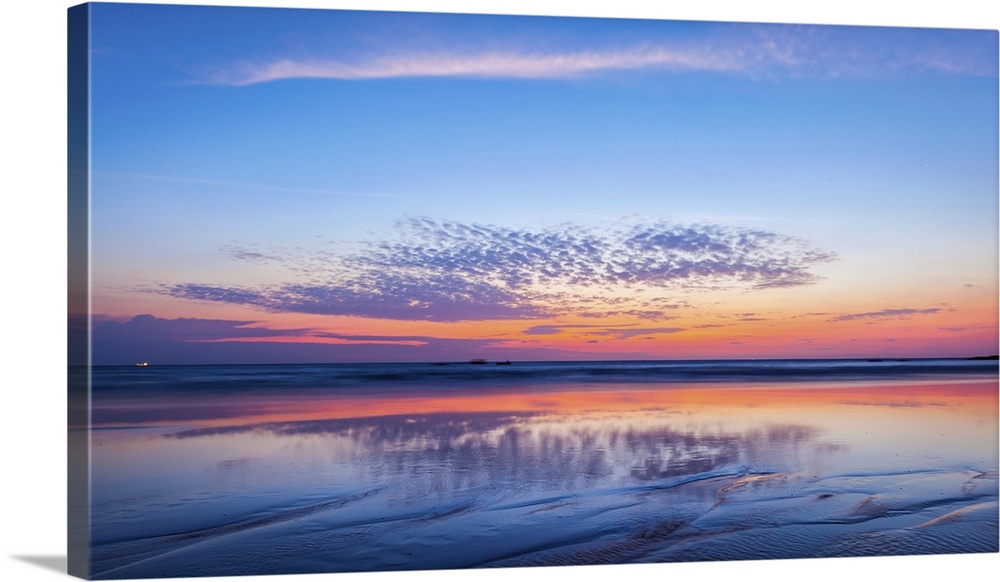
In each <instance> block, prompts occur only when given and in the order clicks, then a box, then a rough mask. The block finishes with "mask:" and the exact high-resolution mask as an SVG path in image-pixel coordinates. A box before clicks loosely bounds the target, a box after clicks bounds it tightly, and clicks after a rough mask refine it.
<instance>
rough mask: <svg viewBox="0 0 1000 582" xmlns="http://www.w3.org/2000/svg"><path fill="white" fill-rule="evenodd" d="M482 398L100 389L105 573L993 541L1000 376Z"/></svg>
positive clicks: (740, 553)
mask: <svg viewBox="0 0 1000 582" xmlns="http://www.w3.org/2000/svg"><path fill="white" fill-rule="evenodd" d="M472 391H473V390H471V389H470V390H468V391H464V392H465V393H461V394H460V393H454V394H449V393H447V391H442V390H428V392H430V393H431V395H429V396H426V397H420V396H418V395H417V394H418V391H417V390H415V389H411V388H408V389H386V390H383V391H381V392H384V393H385V394H383V395H381V396H380V395H379V391H372V393H371V394H370V395H368V396H364V397H359V396H358V395H357V394H353V395H351V396H350V397H348V396H347V395H339V394H337V393H336V391H327V392H322V393H320V392H316V391H313V392H310V391H308V390H298V391H296V390H290V391H288V392H284V391H282V390H272V391H258V392H256V393H254V394H253V395H248V396H246V397H244V398H242V399H236V402H238V405H237V406H236V407H233V408H232V409H230V410H228V411H227V412H225V413H224V414H220V415H219V416H218V417H217V418H207V419H197V418H191V419H189V420H185V421H178V420H174V421H172V422H165V421H166V419H169V418H175V419H181V418H185V417H186V415H187V413H185V411H184V410H185V408H184V406H185V405H190V406H192V407H196V406H197V405H199V404H206V405H207V406H206V407H205V409H206V410H221V409H222V408H224V407H225V404H226V402H229V403H232V402H233V401H234V399H232V398H231V395H225V394H219V393H217V394H212V393H210V392H208V393H199V394H198V395H194V394H191V395H190V397H189V398H188V399H187V400H186V401H182V402H181V404H182V405H180V406H179V405H178V400H177V398H176V395H172V396H168V397H165V398H163V399H161V400H159V401H158V400H157V399H155V398H146V399H143V400H142V402H141V403H139V402H138V401H136V400H130V399H128V398H121V397H117V398H108V399H107V401H106V402H99V403H98V405H97V406H96V407H95V410H104V411H105V413H106V414H107V416H106V418H108V419H109V421H113V422H111V424H116V425H119V426H123V423H124V421H125V420H126V412H125V411H131V412H130V414H131V415H132V416H133V417H134V420H140V422H138V423H132V424H130V425H129V426H131V428H127V429H126V428H118V429H108V430H96V431H95V433H94V437H93V438H94V448H93V452H94V468H95V470H94V479H95V483H94V498H95V499H94V515H95V520H94V530H93V531H94V539H95V551H94V560H95V568H96V571H97V572H106V573H107V575H108V577H136V576H145V575H151V574H154V573H155V574H157V575H170V576H173V575H191V574H206V575H227V574H235V573H240V572H251V573H267V572H279V571H280V572H289V571H292V572H320V571H352V570H378V569H413V568H440V567H468V566H477V565H483V566H487V565H496V566H504V565H514V566H516V565H543V564H585V563H605V562H610V563H620V562H631V561H677V560H688V559H739V558H770V557H812V556H823V555H862V554H866V553H881V554H893V553H941V552H954V551H962V552H968V551H995V550H996V546H997V527H996V518H995V514H996V500H997V494H996V467H997V417H996V409H997V384H996V381H994V380H977V379H970V378H965V379H957V380H952V381H941V382H932V381H927V380H920V381H917V380H910V381H906V382H884V381H883V382H880V383H872V382H861V383H849V382H840V383H836V382H826V383H822V384H821V383H815V382H814V383H803V382H783V383H774V382H762V383H757V384H734V383H729V384H725V383H705V384H699V385H694V384H687V385H685V384H662V383H661V384H655V385H650V384H614V385H612V384H595V383H590V384H556V385H551V386H541V387H539V386H534V387H529V386H523V385H522V386H516V385H515V386H510V387H497V386H490V387H482V388H481V391H480V392H479V393H477V394H469V392H472ZM116 402H117V403H116ZM137 404H141V406H137ZM214 406H218V407H219V408H218V409H216V408H213V407H214ZM144 407H149V408H150V409H156V413H155V414H153V413H150V414H151V415H144V413H143V412H142V411H141V410H140V408H144ZM113 410H116V411H117V412H116V413H114V414H112V413H111V412H110V411H113ZM97 416H99V417H100V416H101V414H98V415H97ZM143 419H145V420H143ZM143 426H145V428H143ZM991 512H992V513H991ZM991 515H992V517H990V516H991ZM747 536H751V537H752V536H758V537H760V536H763V538H760V539H764V538H767V539H768V540H770V542H769V543H767V544H761V543H758V542H753V543H751V542H750V541H749V538H747ZM872 536H875V537H872ZM876 538H877V539H876ZM281 548H284V549H281ZM223 550H224V552H225V556H227V557H226V558H224V559H221V560H213V559H209V556H210V555H219V552H220V551H223ZM167 554H169V557H167ZM132 562H136V563H134V564H133V563H132Z"/></svg>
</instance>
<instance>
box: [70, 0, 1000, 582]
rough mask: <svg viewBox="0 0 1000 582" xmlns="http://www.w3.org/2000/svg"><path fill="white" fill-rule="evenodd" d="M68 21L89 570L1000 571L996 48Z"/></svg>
mask: <svg viewBox="0 0 1000 582" xmlns="http://www.w3.org/2000/svg"><path fill="white" fill-rule="evenodd" d="M68 20H69V55H68V58H69V64H70V83H69V86H70V103H69V111H70V115H69V120H70V125H69V131H70V136H69V137H70V140H69V144H70V151H69V165H70V168H69V189H70V193H69V194H70V202H69V203H70V213H69V220H70V224H69V235H70V238H69V241H70V249H69V252H70V274H69V275H70V276H69V280H70V296H69V306H70V308H69V332H70V333H69V338H70V345H69V363H70V367H69V398H70V418H69V431H68V434H69V451H70V491H69V496H70V497H69V499H70V504H69V509H70V519H69V529H70V534H69V541H70V550H69V554H70V570H71V573H73V574H74V575H77V576H80V577H84V578H92V579H123V578H124V579H137V578H138V579H141V578H156V577H189V576H190V577H193V576H240V575H261V574H294V573H339V572H357V571H403V570H411V571H412V570H438V569H456V568H496V567H504V568H507V567H529V566H559V565H592V564H633V563H672V562H691V561H718V560H769V559H786V558H836V557H848V556H908V555H916V554H967V553H990V552H997V551H998V490H997V481H998V476H997V469H998V415H997V405H998V362H997V355H996V354H997V352H998V349H997V345H998V269H997V265H998V228H997V221H998V187H997V176H998V167H997V165H998V149H997V139H998V131H997V106H998V98H997V79H998V74H997V73H998V63H997V52H998V42H997V40H998V35H997V31H995V30H975V29H961V30H959V29H932V28H894V27H875V26H871V27H852V26H833V25H793V24H777V23H776V24H752V23H726V22H688V21H668V20H641V19H626V18H584V17H573V18H571V17H542V16H514V15H482V14H479V15H473V14H443V13H442V14H434V13H419V12H388V11H356V10H318V9H308V10H307V9H279V8H258V7H255V8H242V7H211V6H183V5H155V4H113V3H92V4H85V5H81V6H77V7H74V8H71V9H70V10H69V14H68ZM663 567H664V568H669V567H670V566H669V565H665V566H663Z"/></svg>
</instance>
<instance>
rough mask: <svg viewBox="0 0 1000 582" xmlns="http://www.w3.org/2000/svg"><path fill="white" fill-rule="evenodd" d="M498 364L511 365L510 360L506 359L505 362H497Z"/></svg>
mask: <svg viewBox="0 0 1000 582" xmlns="http://www.w3.org/2000/svg"><path fill="white" fill-rule="evenodd" d="M497 365H498V366H509V365H510V360H506V361H504V362H497Z"/></svg>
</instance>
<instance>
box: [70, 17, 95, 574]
mask: <svg viewBox="0 0 1000 582" xmlns="http://www.w3.org/2000/svg"><path fill="white" fill-rule="evenodd" d="M67 34H68V36H67V51H68V55H67V57H68V61H67V69H68V77H67V88H68V95H67V97H68V104H67V123H68V127H67V130H68V135H67V144H68V151H67V176H68V178H67V180H68V183H67V188H68V201H67V202H68V225H67V226H68V237H67V238H68V249H67V253H68V265H69V266H68V289H67V295H68V297H67V303H68V305H67V307H68V334H67V337H68V346H67V362H68V377H67V384H68V386H67V388H68V397H69V401H68V411H69V414H68V416H69V417H68V419H67V420H68V426H67V434H68V447H69V449H68V455H67V457H68V465H69V466H68V467H67V469H68V470H67V474H68V483H67V493H68V499H67V501H68V504H67V507H68V516H67V517H68V523H67V526H68V532H67V534H68V535H67V550H68V552H67V555H68V565H67V568H68V570H69V574H71V575H73V576H78V577H80V578H89V577H90V320H91V318H90V175H89V172H90V6H89V5H87V4H83V5H80V6H74V7H72V8H70V9H69V10H68V31H67Z"/></svg>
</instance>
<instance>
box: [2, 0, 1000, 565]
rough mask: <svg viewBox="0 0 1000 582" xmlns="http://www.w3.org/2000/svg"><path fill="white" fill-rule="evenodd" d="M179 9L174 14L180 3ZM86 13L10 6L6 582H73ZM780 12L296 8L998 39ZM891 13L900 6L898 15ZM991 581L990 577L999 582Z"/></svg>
mask: <svg viewBox="0 0 1000 582" xmlns="http://www.w3.org/2000/svg"><path fill="white" fill-rule="evenodd" d="M174 3H176V2H174ZM186 3H188V4H216V5H243V6H248V5H256V6H277V5H281V3H280V2H278V1H277V0H274V1H271V2H267V1H257V2H254V1H246V2H236V1H233V0H215V1H208V2H206V1H205V0H192V1H190V2H186ZM74 4H75V2H64V1H58V0H20V1H16V2H7V3H5V4H4V5H3V9H2V17H0V26H2V27H3V30H2V34H0V42H2V43H3V51H2V58H3V67H2V68H0V75H2V83H0V87H2V89H0V99H2V100H0V103H2V104H3V105H2V107H0V111H2V115H3V122H2V125H0V136H2V140H3V141H2V144H3V146H4V147H3V152H2V157H0V160H2V165H0V170H2V175H3V177H4V180H3V182H2V184H3V189H2V198H0V200H2V202H0V237H2V243H0V252H2V253H3V254H2V257H3V261H2V263H0V265H2V266H3V270H4V272H3V275H0V277H2V279H0V280H2V281H3V283H2V284H0V293H2V298H3V301H2V302H0V326H2V327H0V364H2V366H3V369H2V374H0V394H2V400H0V403H2V408H0V411H2V414H3V417H2V419H0V426H2V430H3V435H2V438H0V443H2V447H3V456H2V457H0V459H2V461H0V482H2V483H3V493H2V497H0V524H2V525H0V527H2V548H0V580H6V581H16V582H21V581H25V582H30V581H34V580H58V579H63V578H64V577H65V576H66V574H65V573H64V572H65V560H66V518H65V516H66V469H65V463H66V438H65V436H66V427H65V419H66V404H65V400H66V397H65V386H66V382H65V364H66V356H65V351H66V350H65V345H66V344H65V338H66V333H65V321H66V318H65V316H66V291H65V289H66V276H65V273H66V251H65V248H66V233H65V230H66V172H65V168H66V154H65V152H66V137H65V132H66V125H65V123H66V83H65V78H66V56H65V55H66V9H67V8H68V7H70V6H72V5H74ZM892 4H893V3H890V2H886V1H875V0H869V1H857V0H841V1H838V2H801V1H800V2H791V1H789V2H780V1H773V0H758V1H755V2H746V1H739V0H732V1H721V0H701V1H699V2H697V3H696V2H694V1H692V2H688V3H684V4H681V3H677V5H674V4H673V3H666V2H662V1H661V2H655V1H654V2H650V0H605V1H603V2H595V1H592V0H577V1H568V0H534V1H525V0H507V1H500V0H466V1H465V2H462V1H457V0H409V1H406V0H395V1H390V0H368V1H367V2H364V1H360V0H353V1H351V0H312V1H310V0H293V2H291V3H290V5H292V6H297V7H306V8H355V9H386V10H421V11H447V12H480V13H506V14H551V15H567V16H608V17H639V18H669V19H683V20H724V21H754V22H805V23H822V24H881V25H897V26H929V27H949V28H987V29H993V30H996V29H997V28H998V24H997V23H998V18H997V10H996V8H995V7H994V6H992V5H991V3H989V2H987V1H985V0H959V1H956V0H950V1H948V2H936V3H934V5H933V6H930V5H927V4H929V3H917V2H907V3H902V2H900V3H895V5H896V6H906V9H905V12H897V11H895V10H892V9H891V5H892ZM887 5H888V6H887ZM998 565H1000V554H990V555H962V556H933V557H913V558H900V557H891V558H858V559H826V560H796V561H769V562H729V563H705V564H662V565H653V566H601V567H576V568H536V569H520V570H474V571H451V572H418V573H405V574H357V575H355V574H336V575H332V574H320V575H311V576H302V577H293V576H268V577H256V576H255V577H249V578H203V580H206V581H210V580H241V581H246V582H251V581H258V580H260V581H264V580H266V581H269V582H282V581H285V580H296V581H302V582H304V581H306V580H339V581H342V582H349V581H366V582H374V581H378V582H392V581H397V580H399V581H403V580H405V581H407V582H424V581H430V580H435V581H437V580H441V579H445V580H449V581H458V580H468V579H471V580H483V581H494V580H496V581H499V580H506V579H507V578H508V577H510V576H517V577H518V578H519V579H524V580H525V581H528V580H539V581H540V580H547V579H551V578H552V577H556V576H558V577H568V576H573V577H579V578H583V579H584V580H597V579H601V580H603V579H606V578H607V577H609V576H611V577H626V576H627V577H628V578H629V579H630V580H637V581H644V580H658V581H659V580H693V579H697V578H703V579H711V580H714V579H716V578H722V577H730V578H736V577H739V578H741V579H747V578H749V579H751V580H753V579H757V578H764V577H767V578H768V579H771V580H774V579H777V580H794V579H799V578H803V579H808V580H810V582H811V581H813V580H834V579H843V578H844V577H849V578H854V579H857V580H874V579H889V580H892V581H902V580H935V581H937V580H952V579H959V578H967V577H973V576H976V577H978V576H982V575H986V577H987V578H989V577H991V576H992V575H994V574H995V573H996V572H998V571H1000V567H998ZM991 572H992V573H993V574H990V573H991Z"/></svg>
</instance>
